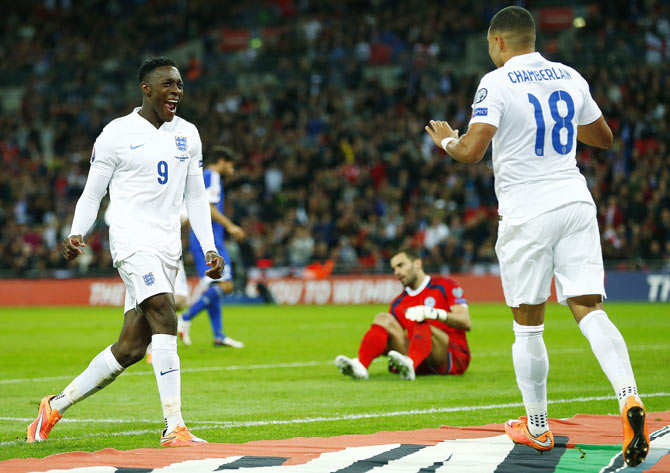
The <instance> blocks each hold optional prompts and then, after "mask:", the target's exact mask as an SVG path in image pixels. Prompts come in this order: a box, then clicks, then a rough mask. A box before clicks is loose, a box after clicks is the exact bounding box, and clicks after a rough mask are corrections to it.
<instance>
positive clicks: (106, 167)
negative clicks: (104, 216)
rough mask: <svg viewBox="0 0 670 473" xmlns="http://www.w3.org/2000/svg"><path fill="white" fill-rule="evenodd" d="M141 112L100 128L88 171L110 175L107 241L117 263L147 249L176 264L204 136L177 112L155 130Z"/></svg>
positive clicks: (133, 113)
mask: <svg viewBox="0 0 670 473" xmlns="http://www.w3.org/2000/svg"><path fill="white" fill-rule="evenodd" d="M138 111H139V108H137V109H135V110H133V112H132V113H130V114H129V115H126V116H125V117H121V118H117V119H116V120H113V121H112V122H110V123H109V124H108V125H107V126H106V127H105V128H104V129H103V130H102V133H101V134H100V136H99V137H98V139H97V140H96V142H95V146H94V148H93V155H92V156H91V170H90V171H89V172H90V173H97V174H99V175H102V176H106V177H110V176H111V180H110V181H109V195H110V207H109V220H110V222H109V224H110V228H109V243H110V252H111V254H112V259H113V260H114V263H115V264H116V263H118V262H119V261H121V260H123V259H125V258H127V257H128V256H131V255H132V254H133V253H135V252H137V251H142V250H144V251H149V252H151V253H152V254H155V255H157V256H158V257H159V258H161V259H162V260H164V261H166V262H167V263H170V264H172V265H174V266H177V265H178V263H179V258H180V257H181V246H182V245H181V222H180V218H179V215H180V212H181V208H182V202H183V201H184V188H185V183H186V176H187V175H202V144H201V142H200V135H199V134H198V130H197V128H196V127H195V126H194V125H193V124H191V123H189V122H188V121H186V120H184V119H182V118H179V117H175V118H174V119H173V120H172V121H170V122H165V123H163V124H162V125H161V127H160V128H158V129H156V128H155V127H154V126H153V125H152V124H150V123H149V122H148V121H147V120H146V119H144V118H142V117H141V116H140V115H139V114H138Z"/></svg>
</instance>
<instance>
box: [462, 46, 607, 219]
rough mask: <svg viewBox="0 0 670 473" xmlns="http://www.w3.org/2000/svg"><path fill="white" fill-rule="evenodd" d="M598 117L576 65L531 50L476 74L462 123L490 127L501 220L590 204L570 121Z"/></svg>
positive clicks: (575, 123)
mask: <svg viewBox="0 0 670 473" xmlns="http://www.w3.org/2000/svg"><path fill="white" fill-rule="evenodd" d="M601 115H602V113H601V111H600V108H598V105H597V104H596V103H595V101H594V100H593V98H592V97H591V94H590V92H589V86H588V83H587V82H586V80H584V78H583V77H582V76H581V75H580V74H579V73H578V72H577V71H575V70H574V69H572V68H571V67H568V66H566V65H564V64H561V63H557V62H551V61H548V60H546V59H545V58H544V57H542V55H541V54H540V53H537V52H534V53H530V54H523V55H520V56H515V57H513V58H511V59H509V60H508V61H507V62H506V63H505V64H504V65H503V66H502V67H500V68H498V69H496V70H494V71H491V72H489V73H488V74H486V75H485V76H484V77H483V78H482V80H481V82H480V84H479V88H478V89H477V93H476V94H475V100H474V103H473V105H472V118H471V120H470V124H473V123H487V124H489V125H493V126H495V127H496V128H498V131H497V132H496V134H495V136H494V137H493V172H494V176H495V191H496V196H497V197H498V203H499V206H498V212H499V214H500V215H501V216H502V217H503V219H507V220H509V221H511V222H513V223H523V222H526V221H528V220H531V219H532V218H534V217H536V216H538V215H540V214H543V213H545V212H547V211H549V210H552V209H555V208H558V207H561V206H562V205H565V204H567V203H571V202H577V201H583V202H588V203H590V204H592V205H595V204H594V203H593V198H592V197H591V194H590V193H589V190H588V188H587V187H586V180H585V179H584V177H583V176H582V175H581V173H580V172H579V169H578V168H577V161H576V159H575V153H576V150H577V127H578V126H579V125H587V124H589V123H592V122H594V121H596V120H597V119H598V118H599V117H600V116H601Z"/></svg>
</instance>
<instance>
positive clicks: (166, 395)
mask: <svg viewBox="0 0 670 473" xmlns="http://www.w3.org/2000/svg"><path fill="white" fill-rule="evenodd" d="M151 345H152V355H151V356H152V358H151V360H152V365H153V367H154V374H155V375H156V384H158V393H159V394H160V397H161V405H162V406H163V417H165V428H166V429H167V432H171V431H173V430H174V428H175V427H176V426H178V425H184V419H182V417H181V371H180V369H179V368H180V367H179V355H178V354H177V337H176V336H175V335H166V334H160V333H157V334H154V335H152V337H151Z"/></svg>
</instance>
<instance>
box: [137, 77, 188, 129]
mask: <svg viewBox="0 0 670 473" xmlns="http://www.w3.org/2000/svg"><path fill="white" fill-rule="evenodd" d="M142 90H143V91H144V93H145V97H144V99H145V101H144V103H143V104H142V112H143V113H142V115H143V116H144V117H145V118H147V119H148V120H149V121H150V122H152V123H154V124H155V125H157V126H160V125H161V124H162V123H163V122H169V121H172V119H174V117H175V115H176V114H177V106H178V105H179V102H180V101H181V97H182V95H184V82H183V81H182V79H181V75H180V74H179V70H177V68H176V67H172V66H162V67H157V68H156V69H155V70H153V71H152V72H151V73H150V74H149V76H148V77H147V80H146V82H143V83H142ZM147 102H148V104H147ZM146 105H148V106H149V107H148V108H149V110H145V107H146ZM147 114H148V115H147Z"/></svg>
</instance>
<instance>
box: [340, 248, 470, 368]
mask: <svg viewBox="0 0 670 473" xmlns="http://www.w3.org/2000/svg"><path fill="white" fill-rule="evenodd" d="M391 268H392V269H393V273H394V274H395V276H396V277H397V278H398V280H399V281H400V282H401V283H402V285H403V286H404V290H403V292H402V293H401V294H400V295H399V296H398V297H396V298H395V299H394V300H393V302H391V306H390V308H389V312H388V313H379V314H377V316H376V317H375V319H374V321H373V322H372V326H371V327H370V329H369V330H368V331H367V332H366V333H365V335H364V336H363V340H362V341H361V346H360V348H359V349H358V358H348V357H346V356H344V355H340V356H338V357H337V358H335V365H336V366H337V367H338V368H339V369H340V371H341V372H342V374H345V375H348V376H351V377H353V378H354V379H368V377H369V375H368V367H369V366H370V363H372V360H374V359H375V358H377V357H378V356H380V355H384V354H386V355H388V357H389V366H390V370H391V371H392V372H396V373H398V374H399V375H400V378H401V379H405V380H408V381H412V380H414V378H415V377H416V375H417V374H463V373H464V372H465V370H466V369H467V368H468V365H469V364H470V349H469V348H468V342H467V339H466V337H465V332H466V331H469V330H470V327H471V323H470V313H469V312H468V306H467V301H466V300H465V298H464V297H463V290H462V289H461V288H460V287H459V286H458V284H456V282H455V281H454V280H452V279H449V278H443V277H431V276H428V275H427V274H426V273H425V272H424V271H423V264H422V262H421V258H420V257H419V255H418V254H417V253H416V252H414V251H412V250H401V251H399V252H397V253H396V254H395V255H393V257H392V258H391Z"/></svg>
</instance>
